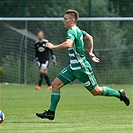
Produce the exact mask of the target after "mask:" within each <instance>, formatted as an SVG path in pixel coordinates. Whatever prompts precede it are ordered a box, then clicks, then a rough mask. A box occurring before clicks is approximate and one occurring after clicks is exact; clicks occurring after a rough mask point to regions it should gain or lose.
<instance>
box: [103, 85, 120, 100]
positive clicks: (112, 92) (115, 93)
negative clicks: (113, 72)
mask: <svg viewBox="0 0 133 133" xmlns="http://www.w3.org/2000/svg"><path fill="white" fill-rule="evenodd" d="M102 89H103V92H102V95H103V96H114V97H117V98H119V97H120V93H119V92H118V91H116V90H114V89H111V88H109V87H107V86H104V87H102Z"/></svg>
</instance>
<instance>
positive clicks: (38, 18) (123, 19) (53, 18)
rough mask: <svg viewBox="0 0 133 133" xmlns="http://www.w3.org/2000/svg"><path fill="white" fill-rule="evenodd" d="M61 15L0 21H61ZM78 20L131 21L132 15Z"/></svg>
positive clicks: (3, 18) (11, 18) (0, 19)
mask: <svg viewBox="0 0 133 133" xmlns="http://www.w3.org/2000/svg"><path fill="white" fill-rule="evenodd" d="M62 20H63V18H62V17H37V18H33V17H0V21H62ZM79 21H133V17H81V18H79Z"/></svg>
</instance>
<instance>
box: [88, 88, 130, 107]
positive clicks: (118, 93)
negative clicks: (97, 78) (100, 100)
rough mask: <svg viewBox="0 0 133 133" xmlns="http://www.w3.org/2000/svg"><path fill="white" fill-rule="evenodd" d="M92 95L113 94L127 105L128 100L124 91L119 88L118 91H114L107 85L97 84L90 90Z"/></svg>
mask: <svg viewBox="0 0 133 133" xmlns="http://www.w3.org/2000/svg"><path fill="white" fill-rule="evenodd" d="M90 92H91V93H92V94H93V95H94V96H99V95H101V96H109V97H111V96H114V97H117V98H119V99H120V100H121V101H123V102H124V103H125V104H126V105H127V106H129V104H130V101H129V98H128V97H127V96H126V94H125V91H124V90H123V89H121V90H120V91H116V90H114V89H112V88H110V87H108V86H103V87H99V86H98V85H97V86H96V87H95V88H94V89H93V90H91V91H90Z"/></svg>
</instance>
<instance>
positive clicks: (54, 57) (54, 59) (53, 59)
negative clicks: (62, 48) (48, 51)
mask: <svg viewBox="0 0 133 133" xmlns="http://www.w3.org/2000/svg"><path fill="white" fill-rule="evenodd" d="M52 63H53V65H57V63H56V56H55V55H53V56H52Z"/></svg>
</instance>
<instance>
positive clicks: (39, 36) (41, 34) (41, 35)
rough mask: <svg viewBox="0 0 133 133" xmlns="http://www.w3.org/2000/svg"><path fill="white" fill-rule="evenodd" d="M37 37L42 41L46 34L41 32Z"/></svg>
mask: <svg viewBox="0 0 133 133" xmlns="http://www.w3.org/2000/svg"><path fill="white" fill-rule="evenodd" d="M37 37H38V39H39V40H40V41H41V40H42V39H43V38H44V34H43V33H42V32H39V33H38V35H37Z"/></svg>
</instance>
